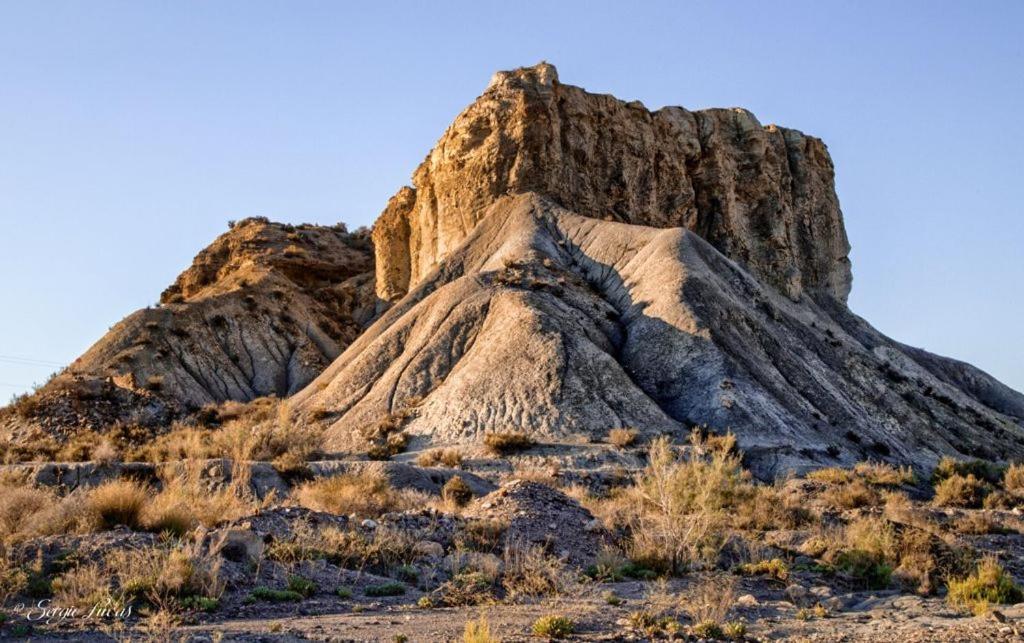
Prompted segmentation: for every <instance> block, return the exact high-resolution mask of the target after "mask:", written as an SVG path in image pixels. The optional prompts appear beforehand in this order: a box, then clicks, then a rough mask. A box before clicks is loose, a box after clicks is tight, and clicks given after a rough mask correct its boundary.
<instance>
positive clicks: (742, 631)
mask: <svg viewBox="0 0 1024 643" xmlns="http://www.w3.org/2000/svg"><path fill="white" fill-rule="evenodd" d="M722 635H723V636H725V638H727V639H729V640H732V641H742V640H743V639H744V638H746V636H747V625H746V623H744V622H743V621H729V622H728V623H726V624H725V625H723V626H722Z"/></svg>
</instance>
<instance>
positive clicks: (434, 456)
mask: <svg viewBox="0 0 1024 643" xmlns="http://www.w3.org/2000/svg"><path fill="white" fill-rule="evenodd" d="M416 464H418V465H419V466H421V467H436V466H438V465H443V466H446V467H448V468H449V469H457V468H459V467H461V466H462V453H461V452H460V451H459V450H458V449H431V450H430V451H424V452H423V453H421V454H420V455H419V457H417V458H416Z"/></svg>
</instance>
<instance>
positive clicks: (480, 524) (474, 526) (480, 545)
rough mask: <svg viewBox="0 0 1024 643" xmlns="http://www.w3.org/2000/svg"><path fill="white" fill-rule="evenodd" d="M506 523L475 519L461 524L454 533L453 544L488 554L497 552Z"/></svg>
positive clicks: (506, 526) (500, 545)
mask: <svg viewBox="0 0 1024 643" xmlns="http://www.w3.org/2000/svg"><path fill="white" fill-rule="evenodd" d="M507 529H508V524H507V523H505V522H502V521H500V520H485V519H476V520H470V521H468V522H466V523H465V524H463V526H462V528H461V529H459V531H458V532H456V534H455V546H456V547H458V548H459V549H465V550H469V551H477V552H483V553H488V554H493V553H495V552H499V551H500V550H501V547H502V539H503V538H504V536H505V531H506V530H507Z"/></svg>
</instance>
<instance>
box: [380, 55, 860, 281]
mask: <svg viewBox="0 0 1024 643" xmlns="http://www.w3.org/2000/svg"><path fill="white" fill-rule="evenodd" d="M413 186H414V187H413V188H403V189H402V190H400V191H399V192H398V194H397V195H395V197H394V198H392V199H391V201H390V202H389V203H388V206H387V208H386V209H385V210H384V212H383V214H382V215H381V217H380V219H379V220H378V222H377V224H376V226H375V227H374V235H373V236H374V243H375V246H376V249H377V250H376V252H377V261H376V265H377V294H378V296H380V297H381V298H382V299H385V300H396V299H398V298H400V297H402V296H403V295H404V294H405V293H406V292H408V291H409V290H410V288H412V287H415V285H417V284H418V283H420V282H421V281H422V280H423V278H424V277H425V275H426V274H427V273H428V272H430V270H431V269H432V268H434V267H435V266H437V265H438V263H439V262H440V261H441V260H443V259H444V258H445V257H447V256H449V255H450V254H451V252H452V251H453V250H454V249H455V248H456V247H457V246H458V245H459V244H460V243H461V242H462V241H463V240H464V239H465V238H466V237H467V236H468V235H469V233H470V232H471V231H472V230H473V229H474V227H475V226H476V225H477V223H478V222H479V221H480V218H481V217H482V216H483V215H484V213H485V212H486V211H487V206H488V205H490V204H491V203H493V202H494V201H495V200H496V199H498V198H499V197H501V196H503V195H506V194H514V193H521V192H535V193H538V194H542V195H545V196H547V197H549V198H551V199H552V200H554V201H555V202H556V203H559V204H560V205H562V206H564V207H566V208H568V209H570V210H572V211H573V212H575V213H578V214H580V215H583V216H587V217H594V218H597V219H603V220H610V221H619V222H625V223H633V224H640V225H646V226H652V227H657V228H671V227H682V228H686V229H688V230H692V231H694V232H696V233H697V234H698V235H700V236H701V237H702V238H704V239H705V240H707V241H708V242H709V243H711V245H713V246H714V247H715V248H716V249H717V250H719V251H720V252H722V253H723V254H724V255H725V256H727V257H729V258H730V259H732V260H734V261H736V262H737V263H739V264H740V265H742V266H744V268H746V269H747V270H748V271H749V272H750V273H751V274H753V275H755V276H756V277H758V278H760V279H762V280H763V281H765V282H766V283H768V284H771V285H772V286H774V287H775V288H777V289H779V290H780V291H781V292H783V293H784V294H786V295H787V296H788V297H790V298H791V299H794V300H795V299H798V298H799V296H800V295H801V293H803V292H811V293H824V294H827V295H829V296H831V297H833V298H835V299H838V300H839V301H845V300H846V296H847V294H848V293H849V290H850V280H851V277H850V263H849V260H848V258H847V255H848V252H849V244H848V242H847V238H846V232H845V229H844V227H843V219H842V214H841V212H840V210H839V203H838V200H837V199H836V195H835V190H834V186H833V168H832V161H831V159H830V158H829V154H828V150H827V149H826V147H825V145H824V144H823V143H822V142H821V141H820V140H818V139H816V138H813V137H810V136H805V135H804V134H802V133H800V132H798V131H796V130H791V129H786V128H782V127H776V126H774V125H769V126H762V125H761V124H760V123H759V122H758V121H757V119H756V118H755V117H754V115H753V114H751V113H750V112H748V111H746V110H743V109H710V110H702V111H694V112H691V111H688V110H686V109H683V108H681V107H666V108H663V109H660V110H658V111H655V112H651V111H648V110H647V109H646V108H645V107H644V106H643V105H642V104H640V103H639V102H631V103H627V102H623V101H620V100H618V99H616V98H614V97H612V96H607V95H598V94H590V93H588V92H586V91H584V90H582V89H580V88H578V87H573V86H571V85H563V84H562V83H560V82H559V81H558V75H557V72H556V71H555V68H554V67H553V66H551V65H548V64H544V63H542V64H540V65H537V66H535V67H529V68H524V69H518V70H515V71H512V72H499V73H498V74H496V75H495V76H494V79H493V80H492V81H491V84H490V86H488V88H487V89H486V91H485V92H484V93H483V95H482V96H480V98H478V99H477V100H476V102H474V103H473V104H472V105H470V106H469V107H468V108H467V109H466V110H465V111H463V112H462V113H461V114H460V115H459V116H458V118H456V119H455V122H454V123H453V124H452V125H451V126H450V127H449V128H448V130H447V131H446V132H445V134H444V136H442V137H441V140H440V141H439V142H438V144H437V146H436V147H435V148H434V149H433V150H432V151H431V152H430V154H429V155H428V156H427V158H426V160H425V161H424V162H423V164H422V165H420V167H419V168H418V169H417V170H416V172H415V174H414V175H413Z"/></svg>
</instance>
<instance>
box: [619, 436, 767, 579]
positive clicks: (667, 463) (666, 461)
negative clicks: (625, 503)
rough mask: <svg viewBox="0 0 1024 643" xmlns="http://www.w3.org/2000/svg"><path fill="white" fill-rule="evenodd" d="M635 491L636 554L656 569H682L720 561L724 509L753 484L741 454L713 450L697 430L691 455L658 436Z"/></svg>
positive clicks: (633, 553)
mask: <svg viewBox="0 0 1024 643" xmlns="http://www.w3.org/2000/svg"><path fill="white" fill-rule="evenodd" d="M699 454H705V455H699ZM635 489H636V495H637V498H636V499H637V501H638V502H637V504H636V514H635V516H634V517H633V518H632V524H631V525H630V531H631V533H632V542H631V544H630V550H631V551H630V554H631V556H632V557H633V559H634V560H636V561H637V562H640V563H642V564H644V565H646V566H648V567H651V568H653V569H659V570H662V571H666V572H670V573H678V572H680V571H682V570H683V569H685V568H686V567H687V566H689V565H692V564H702V563H703V564H707V563H709V562H711V561H713V560H714V559H715V557H716V556H717V554H718V551H719V549H720V548H721V546H722V543H723V542H724V539H723V535H722V530H723V528H724V527H726V526H727V524H728V517H727V512H726V511H725V509H727V508H729V507H733V506H735V505H737V504H739V503H740V502H742V501H743V500H745V499H747V498H749V497H750V495H751V493H752V489H753V485H751V483H750V482H749V476H748V475H747V474H746V473H745V472H744V471H743V469H742V467H741V466H740V459H739V456H738V455H736V454H734V453H732V452H731V450H727V449H724V448H717V449H710V448H708V444H707V442H706V441H705V439H704V437H703V436H701V435H700V433H699V432H697V431H694V433H693V434H692V435H691V457H689V458H677V457H676V455H675V453H674V452H673V450H672V447H671V444H670V442H669V440H668V439H667V438H664V437H662V438H659V439H657V440H655V441H654V442H653V443H652V444H651V449H650V454H649V458H648V465H647V468H646V469H645V470H644V471H643V472H642V473H641V474H640V476H639V477H638V479H637V485H636V487H635Z"/></svg>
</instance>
